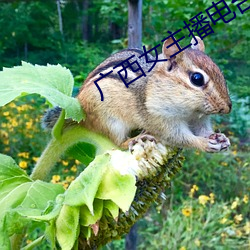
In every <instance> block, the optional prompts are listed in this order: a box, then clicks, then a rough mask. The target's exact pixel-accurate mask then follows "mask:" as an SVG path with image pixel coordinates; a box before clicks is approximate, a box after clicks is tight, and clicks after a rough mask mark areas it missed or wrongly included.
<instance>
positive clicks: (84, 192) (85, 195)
mask: <svg viewBox="0 0 250 250" xmlns="http://www.w3.org/2000/svg"><path fill="white" fill-rule="evenodd" d="M109 166H110V155H109V154H103V155H99V156H97V157H96V158H95V160H94V161H93V162H91V163H90V165H89V166H88V167H87V168H86V169H85V170H84V171H83V172H82V173H81V174H80V175H79V176H78V177H77V178H76V179H75V180H74V181H73V182H72V183H71V184H70V186H69V188H68V189H67V190H66V192H65V200H64V204H67V205H70V206H82V205H87V207H88V208H89V210H90V212H91V213H92V214H93V213H94V211H93V201H94V198H95V195H96V192H97V190H98V187H99V185H100V183H101V181H102V179H103V176H104V174H105V172H106V171H107V169H108V167H109Z"/></svg>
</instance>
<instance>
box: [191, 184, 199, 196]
mask: <svg viewBox="0 0 250 250" xmlns="http://www.w3.org/2000/svg"><path fill="white" fill-rule="evenodd" d="M198 190H199V187H198V186H196V185H193V186H192V188H191V189H190V192H189V196H190V197H191V198H193V196H194V193H195V192H196V191H198Z"/></svg>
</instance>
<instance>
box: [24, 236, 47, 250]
mask: <svg viewBox="0 0 250 250" xmlns="http://www.w3.org/2000/svg"><path fill="white" fill-rule="evenodd" d="M43 241H44V235H42V236H40V237H39V238H37V239H36V240H34V241H32V242H31V243H30V244H28V245H27V246H25V247H22V248H21V250H32V249H35V247H37V246H39V245H41V243H42V242H43Z"/></svg>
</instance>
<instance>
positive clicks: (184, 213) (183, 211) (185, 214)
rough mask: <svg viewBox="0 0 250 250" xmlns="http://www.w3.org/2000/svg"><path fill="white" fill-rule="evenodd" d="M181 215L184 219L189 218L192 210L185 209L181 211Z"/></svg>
mask: <svg viewBox="0 0 250 250" xmlns="http://www.w3.org/2000/svg"><path fill="white" fill-rule="evenodd" d="M181 212H182V214H183V215H184V216H186V217H189V216H190V215H191V214H192V208H190V207H185V208H183V209H182V210H181Z"/></svg>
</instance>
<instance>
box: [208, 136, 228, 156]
mask: <svg viewBox="0 0 250 250" xmlns="http://www.w3.org/2000/svg"><path fill="white" fill-rule="evenodd" d="M229 147H230V141H229V139H228V138H227V137H226V136H225V135H224V134H222V133H214V134H212V135H210V136H209V138H208V150H207V152H211V153H215V152H220V151H225V150H227V149H228V148H229Z"/></svg>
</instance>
